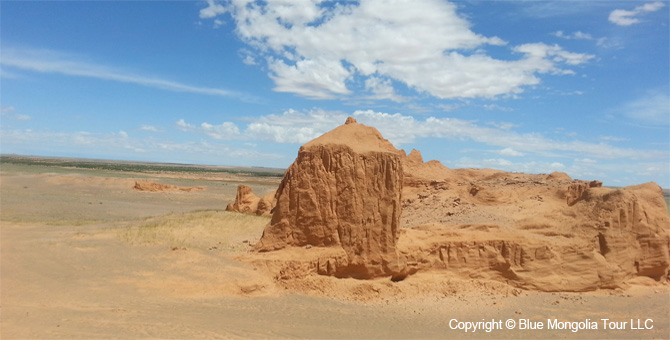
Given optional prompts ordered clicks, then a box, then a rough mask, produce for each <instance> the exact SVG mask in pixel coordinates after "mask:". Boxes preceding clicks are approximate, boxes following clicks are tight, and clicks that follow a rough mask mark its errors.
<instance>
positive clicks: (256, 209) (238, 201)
mask: <svg viewBox="0 0 670 340" xmlns="http://www.w3.org/2000/svg"><path fill="white" fill-rule="evenodd" d="M274 196H275V193H274V192H271V193H268V194H267V195H265V196H264V197H258V196H256V195H255V194H254V193H253V191H252V190H251V187H249V186H247V185H244V184H240V185H238V186H237V194H236V195H235V202H233V203H230V204H228V206H227V207H226V211H237V212H241V213H247V214H255V215H258V216H270V215H271V214H272V208H274V205H275V200H274Z"/></svg>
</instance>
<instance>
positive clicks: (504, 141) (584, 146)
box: [177, 109, 670, 160]
mask: <svg viewBox="0 0 670 340" xmlns="http://www.w3.org/2000/svg"><path fill="white" fill-rule="evenodd" d="M351 115H352V116H354V117H355V118H356V119H357V120H358V122H359V123H362V124H366V125H370V126H374V127H376V128H377V129H378V130H379V131H380V132H381V133H382V134H383V135H384V137H385V138H387V139H388V140H389V141H391V143H393V144H394V145H395V146H396V147H403V145H405V144H409V143H414V142H416V141H417V140H419V139H422V138H438V139H444V140H465V141H471V142H475V143H481V144H483V145H487V146H493V147H497V148H501V149H500V151H498V152H497V153H498V154H500V155H501V156H508V157H523V156H526V155H528V154H533V155H535V156H546V157H563V158H570V159H573V158H575V157H577V156H579V157H588V158H590V159H630V160H645V159H647V160H648V159H667V158H669V157H670V155H669V154H670V152H668V151H667V150H639V149H631V148H620V147H615V146H612V145H610V144H607V143H605V142H601V143H590V142H585V141H580V140H577V139H572V140H570V141H562V140H556V139H552V138H548V137H546V136H544V135H542V134H540V133H519V132H516V131H514V130H513V127H514V126H513V125H509V124H505V123H500V124H491V123H485V124H480V123H478V122H476V121H468V120H462V119H457V118H436V117H427V118H425V119H417V118H415V117H413V116H409V115H403V114H400V113H394V114H390V113H385V112H377V111H373V110H358V111H354V112H353V113H352V114H351ZM347 116H348V115H347V114H345V113H343V112H338V111H326V110H322V109H312V110H309V111H306V112H301V111H296V110H287V111H285V112H284V113H283V114H278V115H276V114H271V115H266V116H261V117H258V118H255V119H254V120H253V121H252V122H250V123H248V124H247V125H246V126H245V127H243V128H238V127H237V125H236V124H234V123H232V122H224V123H223V124H221V125H219V126H220V127H221V128H222V129H223V127H224V126H225V127H226V128H225V129H227V130H228V131H229V132H230V131H233V132H234V133H229V134H227V135H226V136H229V137H230V136H234V138H235V139H242V140H254V141H269V142H276V143H294V144H303V143H306V142H308V141H310V140H312V139H314V138H316V137H318V136H320V135H321V134H323V133H325V132H327V131H329V130H331V129H333V128H335V127H336V126H339V125H341V124H342V123H343V122H344V121H345V120H346V117H347ZM233 125H234V127H233ZM177 126H178V127H179V128H180V129H182V130H183V131H188V132H194V133H201V134H205V135H208V136H210V137H212V138H216V137H215V136H214V135H213V134H212V129H214V127H213V126H211V125H210V124H208V123H204V124H201V125H200V126H196V125H194V124H190V123H187V122H185V121H184V120H179V121H178V122H177ZM231 138H232V137H231Z"/></svg>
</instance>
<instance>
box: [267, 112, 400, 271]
mask: <svg viewBox="0 0 670 340" xmlns="http://www.w3.org/2000/svg"><path fill="white" fill-rule="evenodd" d="M402 183H403V169H402V162H401V159H400V153H399V151H398V150H396V149H395V148H394V147H393V145H392V144H391V143H390V142H389V141H387V140H386V139H384V138H383V137H382V136H381V134H380V133H379V131H377V130H376V129H375V128H372V127H368V126H365V125H362V124H358V123H357V122H356V120H355V119H353V118H351V117H350V118H349V119H347V121H346V123H345V125H342V126H340V127H337V128H335V129H334V130H332V131H330V132H328V133H326V134H324V135H323V136H321V137H319V138H316V139H314V140H312V141H310V142H309V143H307V144H305V145H303V146H302V147H301V148H300V151H299V152H298V157H297V159H296V160H295V162H294V163H293V164H292V165H291V166H290V167H289V168H288V170H287V171H286V174H285V175H284V178H283V180H282V182H281V184H280V186H279V189H278V191H277V196H276V197H277V206H276V208H275V212H274V214H273V215H272V221H271V224H270V225H269V226H268V227H267V228H266V229H265V231H264V232H263V236H262V238H261V240H260V242H259V243H258V245H257V249H258V250H259V251H262V252H265V251H272V250H277V249H282V248H285V247H289V246H296V247H299V246H306V245H311V246H316V247H334V248H341V249H343V250H344V252H345V253H346V257H344V258H343V259H336V260H333V259H330V260H322V262H321V263H319V264H318V265H317V267H318V271H319V272H320V273H321V274H327V275H333V276H337V277H355V278H373V277H379V276H394V277H402V276H404V275H405V274H406V273H405V261H404V258H403V257H402V256H400V255H399V253H398V251H397V249H396V243H397V240H398V229H399V224H400V213H401V204H400V202H401V194H402Z"/></svg>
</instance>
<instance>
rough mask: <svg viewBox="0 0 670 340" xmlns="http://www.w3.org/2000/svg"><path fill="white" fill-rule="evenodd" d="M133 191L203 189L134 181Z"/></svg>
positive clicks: (187, 190) (200, 188) (188, 190)
mask: <svg viewBox="0 0 670 340" xmlns="http://www.w3.org/2000/svg"><path fill="white" fill-rule="evenodd" d="M133 189H134V190H137V191H149V192H163V191H186V192H191V191H201V190H205V188H204V187H180V186H176V185H171V184H161V183H156V182H152V181H135V185H134V186H133Z"/></svg>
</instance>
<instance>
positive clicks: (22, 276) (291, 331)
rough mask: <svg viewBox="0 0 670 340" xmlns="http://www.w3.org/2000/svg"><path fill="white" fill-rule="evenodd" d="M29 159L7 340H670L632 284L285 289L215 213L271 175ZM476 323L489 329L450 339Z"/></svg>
mask: <svg viewBox="0 0 670 340" xmlns="http://www.w3.org/2000/svg"><path fill="white" fill-rule="evenodd" d="M16 159H19V160H23V161H16ZM28 160H29V161H25V158H21V157H19V158H3V162H2V164H1V168H0V199H1V201H0V223H1V228H0V289H1V291H0V293H1V295H0V313H1V314H0V337H1V338H3V339H92V338H95V339H108V338H133V339H148V338H152V339H156V338H165V339H202V338H206V339H213V338H324V339H325V338H329V339H333V338H337V339H340V338H356V339H360V338H384V339H388V338H402V339H406V338H412V339H417V338H438V339H444V338H610V339H611V338H636V339H638V338H658V339H667V338H670V294H669V293H670V289H669V288H668V284H667V282H665V281H663V280H661V281H658V280H654V279H651V278H648V277H644V276H639V277H634V278H632V279H630V280H627V281H626V282H625V283H624V284H622V285H620V286H619V287H617V288H611V289H596V290H590V291H584V292H544V291H538V290H533V289H522V288H519V287H516V286H513V285H510V284H506V283H504V282H501V281H500V280H488V279H486V278H482V277H472V278H468V277H463V276H453V275H450V273H449V272H440V271H430V270H427V271H419V272H417V273H415V274H413V275H409V276H408V277H406V278H404V279H403V280H401V281H398V282H394V281H391V280H390V279H389V278H388V277H380V278H373V279H369V280H359V279H355V278H341V277H340V278H338V277H335V276H324V275H309V276H307V277H303V278H300V279H295V280H281V279H280V278H278V277H277V276H276V275H274V274H273V273H272V272H270V271H269V270H268V269H267V268H264V267H263V266H262V265H258V262H257V261H256V262H254V261H251V260H249V256H252V257H253V256H258V255H257V254H256V253H255V252H254V245H255V244H257V243H258V242H259V240H260V239H261V236H262V234H263V230H264V228H266V226H267V225H268V224H269V223H270V218H269V217H264V216H255V215H252V214H243V213H239V212H230V211H225V208H226V206H227V205H228V204H229V203H231V202H233V201H234V200H235V197H236V191H237V188H238V185H239V184H245V185H247V186H249V187H251V188H252V189H253V191H254V193H256V194H257V195H259V196H263V195H265V194H268V193H271V192H273V191H274V190H276V189H277V186H278V185H279V183H280V181H281V174H282V172H281V171H276V170H273V169H270V170H268V169H238V170H239V171H237V170H236V171H219V170H220V169H218V170H217V169H212V168H208V167H201V168H199V167H197V166H189V167H184V168H178V167H177V168H175V166H168V165H151V166H146V164H144V163H142V164H144V165H143V166H139V165H135V164H130V165H128V164H127V163H120V164H122V165H123V166H122V167H121V168H120V169H119V168H118V167H117V168H115V167H113V166H110V165H109V164H112V163H105V164H106V165H104V166H102V165H101V166H88V167H80V166H76V164H78V163H77V162H79V161H76V160H67V162H65V161H64V160H54V159H46V160H45V159H34V158H29V159H28ZM68 162H69V163H68ZM81 162H83V163H86V164H89V165H90V164H93V163H95V162H93V163H91V162H88V161H86V162H84V161H81ZM73 164H74V165H73ZM231 169H232V170H235V169H234V168H227V170H231ZM268 172H269V173H268ZM152 183H153V184H152ZM406 212H407V215H406V216H405V220H403V223H404V224H405V225H408V224H410V222H411V220H409V219H411V218H414V219H415V220H419V219H420V218H421V216H420V214H418V213H417V212H416V211H413V210H412V209H406ZM412 214H413V215H412ZM456 217H457V216H455V217H454V218H456ZM401 227H402V226H401ZM308 248H309V247H307V249H303V248H300V249H299V250H298V251H303V250H304V251H308V250H309V249H308ZM267 254H268V256H272V255H271V253H267ZM603 319H608V321H603ZM508 320H512V321H513V322H514V326H513V327H506V322H508ZM549 320H557V321H558V322H559V323H562V324H563V325H566V324H569V323H578V322H583V323H584V324H588V325H589V327H588V328H590V329H579V330H577V331H573V330H571V329H566V328H563V329H549V328H551V327H550V325H549V324H548V323H550V321H549ZM648 320H652V321H651V322H649V321H648ZM480 321H494V322H501V327H500V329H493V330H491V331H490V332H487V331H486V330H485V329H481V328H480V329H477V330H476V331H473V330H468V331H467V332H466V331H465V330H464V329H462V327H464V326H465V323H466V322H471V323H476V322H480ZM611 322H616V324H614V323H611ZM592 323H595V324H596V326H597V329H593V327H590V325H592ZM522 324H525V325H535V326H534V327H533V328H536V329H528V328H530V326H529V327H526V329H524V328H523V327H522V326H521V325H522ZM539 324H541V325H542V327H541V329H539V328H540V327H538V325H539ZM607 325H610V326H615V325H619V326H621V327H622V328H625V329H611V328H612V327H606V326H607ZM650 326H652V327H650ZM459 328H461V329H459Z"/></svg>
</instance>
